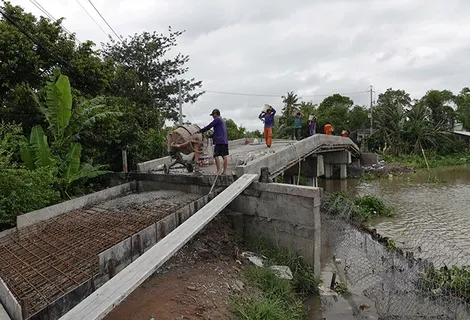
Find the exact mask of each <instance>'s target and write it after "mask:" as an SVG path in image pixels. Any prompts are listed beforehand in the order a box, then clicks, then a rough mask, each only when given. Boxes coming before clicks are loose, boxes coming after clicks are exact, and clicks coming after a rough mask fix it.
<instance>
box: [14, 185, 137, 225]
mask: <svg viewBox="0 0 470 320" xmlns="http://www.w3.org/2000/svg"><path fill="white" fill-rule="evenodd" d="M135 190H136V183H135V181H132V182H129V183H126V184H121V185H118V186H115V187H112V188H108V189H105V190H101V191H98V192H94V193H92V194H89V195H86V196H83V197H80V198H76V199H72V200H69V201H65V202H62V203H58V204H56V205H53V206H50V207H46V208H43V209H40V210H36V211H32V212H29V213H26V214H22V215H20V216H18V217H16V226H17V228H18V229H21V228H24V227H27V226H30V225H32V224H35V223H38V222H40V221H44V220H47V219H50V218H53V217H56V216H58V215H61V214H63V213H66V212H69V211H72V210H76V209H80V208H85V207H88V206H93V205H95V204H98V203H100V202H103V201H105V200H110V199H113V198H117V197H120V196H123V195H126V194H129V193H132V192H134V191H135Z"/></svg>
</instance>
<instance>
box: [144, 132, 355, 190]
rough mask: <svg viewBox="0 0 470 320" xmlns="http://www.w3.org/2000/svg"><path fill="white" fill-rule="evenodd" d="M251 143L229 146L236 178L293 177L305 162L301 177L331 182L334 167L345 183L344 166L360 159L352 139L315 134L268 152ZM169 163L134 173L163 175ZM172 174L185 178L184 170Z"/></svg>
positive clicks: (162, 161)
mask: <svg viewBox="0 0 470 320" xmlns="http://www.w3.org/2000/svg"><path fill="white" fill-rule="evenodd" d="M252 140H253V139H252ZM252 140H251V141H252ZM251 141H250V144H246V139H239V140H235V141H230V142H229V149H230V156H229V171H232V173H233V174H234V175H235V176H237V177H241V176H242V175H243V174H246V173H252V174H260V170H261V168H268V170H269V176H270V177H271V178H275V177H276V176H278V175H284V176H285V175H288V176H295V174H293V173H295V170H293V169H292V168H293V167H298V165H299V163H300V166H301V167H302V164H303V163H304V162H305V161H307V163H305V164H304V165H303V167H304V169H302V170H301V174H302V175H304V176H307V177H310V178H312V179H314V178H317V177H319V176H323V175H324V176H325V177H326V178H331V177H332V174H333V167H334V166H339V167H340V178H341V179H346V178H347V170H346V167H347V165H349V164H351V163H352V162H353V160H355V161H356V162H357V160H358V159H359V155H360V151H359V148H358V146H357V145H356V144H355V143H354V142H352V141H351V139H349V138H343V137H340V136H332V135H331V136H330V135H324V134H317V135H314V136H312V137H309V138H306V139H303V140H300V141H293V140H273V145H272V147H271V148H267V147H266V146H265V145H264V144H263V142H259V143H257V144H253V143H252V142H251ZM210 149H211V148H209V150H210ZM170 163H171V158H170V157H169V156H168V157H163V158H159V159H155V160H151V161H147V162H144V163H141V164H139V165H138V166H137V171H138V172H140V173H152V172H153V173H155V172H159V171H163V166H164V165H169V164H170ZM312 168H318V170H317V169H315V170H312ZM175 172H176V173H179V174H186V172H185V170H183V169H180V170H179V171H178V170H176V171H175ZM201 172H202V173H203V174H214V173H215V172H216V170H215V165H210V166H208V167H203V168H201ZM314 181H315V180H314Z"/></svg>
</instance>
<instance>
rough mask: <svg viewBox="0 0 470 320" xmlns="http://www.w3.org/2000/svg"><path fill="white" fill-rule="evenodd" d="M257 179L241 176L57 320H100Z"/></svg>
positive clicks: (246, 175) (254, 175)
mask: <svg viewBox="0 0 470 320" xmlns="http://www.w3.org/2000/svg"><path fill="white" fill-rule="evenodd" d="M257 177H258V175H257V174H245V175H243V176H241V177H240V178H239V179H238V180H236V181H235V182H234V183H233V184H231V185H230V186H229V187H228V188H227V189H225V190H224V191H223V192H222V193H221V194H219V195H218V196H217V197H215V198H214V199H213V200H212V201H211V202H209V203H208V204H207V205H206V206H204V207H203V208H202V209H201V210H199V211H198V212H196V213H195V214H194V215H193V216H191V217H190V218H189V219H188V220H186V221H185V222H184V223H183V224H181V225H180V226H179V227H178V228H176V229H175V230H174V231H173V232H171V233H170V234H169V235H167V236H166V237H165V238H163V239H162V240H161V241H160V242H158V243H157V244H156V245H154V246H153V247H152V248H151V249H149V250H148V251H147V252H146V253H144V254H143V255H142V256H140V257H139V258H138V259H137V260H135V261H134V262H133V263H131V264H130V265H129V266H127V268H125V269H124V270H123V271H121V272H120V273H118V274H117V275H116V276H115V277H113V278H112V279H111V280H109V281H108V282H106V283H105V284H104V285H103V286H102V287H100V288H99V289H98V290H96V291H95V292H93V293H92V294H91V295H89V296H88V297H87V298H86V299H85V300H83V301H82V302H81V303H79V304H78V305H77V306H75V308H73V309H72V310H70V311H69V312H68V313H67V314H65V315H64V316H63V317H62V318H60V319H61V320H78V319H87V320H98V319H103V318H104V317H105V316H106V315H107V314H108V313H109V312H110V311H111V310H112V309H113V308H114V307H116V306H117V305H119V303H121V302H122V301H123V300H124V299H125V298H126V297H127V296H129V295H130V294H131V293H132V292H133V291H134V290H135V289H136V288H137V287H138V286H139V285H141V284H142V283H143V282H144V281H145V280H146V279H147V278H149V277H150V276H151V275H152V274H153V273H154V272H155V271H156V270H157V269H158V268H160V267H161V266H162V265H163V264H164V263H165V262H166V261H167V260H168V259H169V258H170V257H171V256H172V255H173V254H175V253H176V252H177V251H178V250H179V249H180V248H181V247H183V246H184V245H185V244H186V243H187V242H188V241H189V240H190V239H191V238H192V237H194V235H196V234H197V233H198V232H199V231H200V230H201V229H202V228H204V227H205V226H206V225H207V224H208V223H209V222H210V221H211V220H212V219H214V218H215V217H216V216H217V215H218V214H219V213H220V212H221V211H222V210H223V209H224V208H225V207H227V206H228V205H229V204H230V203H231V202H232V201H233V200H234V199H235V198H236V197H237V196H238V195H240V193H242V192H243V190H245V189H246V188H247V187H248V186H249V185H250V184H251V183H252V182H253V181H255V179H256V178H257Z"/></svg>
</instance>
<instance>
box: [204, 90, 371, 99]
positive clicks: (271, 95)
mask: <svg viewBox="0 0 470 320" xmlns="http://www.w3.org/2000/svg"><path fill="white" fill-rule="evenodd" d="M198 91H199V92H207V93H217V94H226V95H234V96H249V97H276V98H279V97H282V96H284V95H285V94H256V93H239V92H225V91H213V90H198ZM369 92H370V91H356V92H344V93H339V94H340V95H344V96H347V95H353V94H364V93H369ZM332 94H333V93H332ZM332 94H311V95H309V94H306V95H301V97H312V98H313V97H328V96H331V95H332Z"/></svg>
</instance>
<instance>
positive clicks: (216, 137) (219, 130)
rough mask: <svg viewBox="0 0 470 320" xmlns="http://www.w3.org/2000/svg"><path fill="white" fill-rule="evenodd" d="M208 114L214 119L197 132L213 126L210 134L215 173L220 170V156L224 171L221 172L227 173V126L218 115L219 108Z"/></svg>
mask: <svg viewBox="0 0 470 320" xmlns="http://www.w3.org/2000/svg"><path fill="white" fill-rule="evenodd" d="M210 116H212V118H213V119H214V120H212V122H211V123H209V124H208V125H207V126H205V127H204V128H202V129H200V130H199V131H198V133H199V132H200V133H204V132H206V131H208V130H210V129H212V128H214V134H213V135H212V142H213V143H214V159H215V166H216V167H217V173H219V172H220V160H219V157H222V158H223V160H224V171H223V172H222V174H224V175H225V174H227V167H228V139H227V127H226V126H225V121H224V120H223V119H222V118H221V117H220V111H219V109H214V110H212V112H211V114H210Z"/></svg>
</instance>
